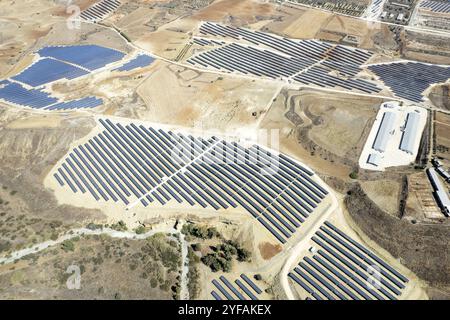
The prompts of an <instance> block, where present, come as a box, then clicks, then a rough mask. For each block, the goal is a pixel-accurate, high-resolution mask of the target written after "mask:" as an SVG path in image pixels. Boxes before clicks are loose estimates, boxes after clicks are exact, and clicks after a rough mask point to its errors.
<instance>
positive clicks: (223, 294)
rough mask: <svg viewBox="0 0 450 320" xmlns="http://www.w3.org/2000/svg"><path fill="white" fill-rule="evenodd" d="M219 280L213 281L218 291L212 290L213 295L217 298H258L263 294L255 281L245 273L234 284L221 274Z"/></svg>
mask: <svg viewBox="0 0 450 320" xmlns="http://www.w3.org/2000/svg"><path fill="white" fill-rule="evenodd" d="M219 280H220V281H218V280H215V279H214V280H213V281H212V284H213V285H214V287H216V289H217V291H216V290H212V291H211V296H212V297H213V298H214V299H216V300H258V296H259V295H261V294H262V290H261V289H260V288H259V287H258V285H257V284H256V283H255V281H253V280H251V279H250V278H249V277H247V276H246V275H245V274H241V276H240V279H236V280H234V284H233V283H231V281H229V280H228V279H227V278H226V277H225V276H220V277H219Z"/></svg>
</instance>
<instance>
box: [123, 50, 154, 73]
mask: <svg viewBox="0 0 450 320" xmlns="http://www.w3.org/2000/svg"><path fill="white" fill-rule="evenodd" d="M153 61H155V59H154V58H152V57H150V56H147V55H144V54H141V55H139V56H137V57H136V58H134V59H133V60H131V61H128V62H127V63H125V64H124V65H123V66H121V67H119V68H117V69H115V70H114V71H130V70H133V69H137V68H143V67H146V66H149V65H151V64H152V63H153Z"/></svg>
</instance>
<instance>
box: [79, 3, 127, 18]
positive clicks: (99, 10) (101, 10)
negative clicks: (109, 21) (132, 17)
mask: <svg viewBox="0 0 450 320" xmlns="http://www.w3.org/2000/svg"><path fill="white" fill-rule="evenodd" d="M120 5H121V3H120V1H119V0H102V1H100V2H98V3H96V4H94V5H92V6H91V7H89V8H87V9H86V10H83V11H82V12H81V14H80V17H81V19H83V20H86V21H91V22H97V21H100V20H103V19H105V18H106V17H107V16H109V15H110V14H111V13H113V12H114V11H115V10H117V8H119V7H120Z"/></svg>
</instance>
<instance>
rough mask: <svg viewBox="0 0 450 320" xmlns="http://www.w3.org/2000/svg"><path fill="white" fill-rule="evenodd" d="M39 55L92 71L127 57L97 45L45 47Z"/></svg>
mask: <svg viewBox="0 0 450 320" xmlns="http://www.w3.org/2000/svg"><path fill="white" fill-rule="evenodd" d="M38 54H39V55H40V56H41V57H50V58H53V59H56V60H60V61H63V62H67V63H71V64H73V65H76V66H79V67H81V68H84V69H87V70H90V71H93V70H96V69H100V68H103V67H104V66H106V65H107V64H110V63H113V62H117V61H120V60H122V59H123V57H124V56H125V54H124V53H123V52H120V51H117V50H114V49H110V48H106V47H102V46H97V45H76V46H52V47H45V48H42V49H40V50H39V51H38Z"/></svg>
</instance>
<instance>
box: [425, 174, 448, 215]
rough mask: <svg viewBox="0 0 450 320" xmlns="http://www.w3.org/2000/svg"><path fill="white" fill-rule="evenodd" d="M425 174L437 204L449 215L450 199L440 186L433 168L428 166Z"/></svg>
mask: <svg viewBox="0 0 450 320" xmlns="http://www.w3.org/2000/svg"><path fill="white" fill-rule="evenodd" d="M427 174H428V179H430V183H431V186H432V187H433V189H434V191H433V196H434V198H435V200H436V203H437V205H438V206H439V208H440V209H441V211H442V213H443V214H444V215H445V216H447V217H450V199H449V198H448V193H447V190H446V189H445V188H444V187H443V186H442V183H441V181H440V180H439V177H438V175H437V174H436V171H435V169H434V168H428V169H427Z"/></svg>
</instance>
